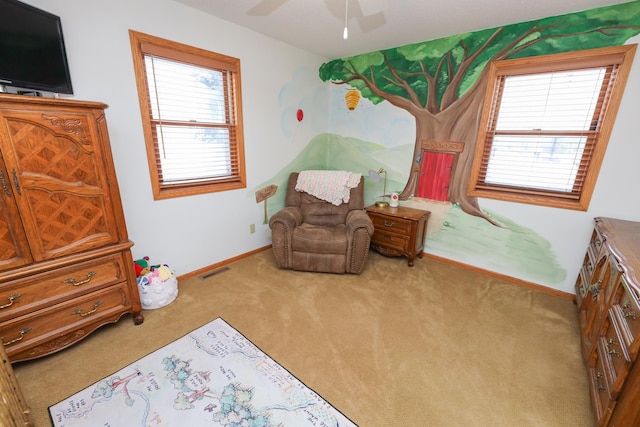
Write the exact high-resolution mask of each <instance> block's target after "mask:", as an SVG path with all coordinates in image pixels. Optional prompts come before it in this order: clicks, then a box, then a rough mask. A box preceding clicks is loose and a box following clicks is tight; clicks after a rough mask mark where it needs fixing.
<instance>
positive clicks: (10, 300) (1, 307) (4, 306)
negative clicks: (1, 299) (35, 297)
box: [0, 294, 21, 310]
mask: <svg viewBox="0 0 640 427" xmlns="http://www.w3.org/2000/svg"><path fill="white" fill-rule="evenodd" d="M20 296H21V295H20V294H13V295H11V296H10V297H9V298H8V300H9V303H8V304H5V305H0V310H1V309H3V308H7V307H11V306H12V305H13V302H14V301H15V300H17V299H18V298H20Z"/></svg>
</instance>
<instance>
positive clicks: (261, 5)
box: [247, 0, 388, 39]
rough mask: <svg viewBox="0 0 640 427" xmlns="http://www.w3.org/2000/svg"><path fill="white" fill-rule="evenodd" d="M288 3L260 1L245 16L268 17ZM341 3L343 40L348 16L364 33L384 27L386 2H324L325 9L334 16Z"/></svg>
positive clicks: (334, 0) (352, 0)
mask: <svg viewBox="0 0 640 427" xmlns="http://www.w3.org/2000/svg"><path fill="white" fill-rule="evenodd" d="M288 1H289V0H260V1H259V2H258V3H257V4H256V5H255V6H253V7H252V8H251V9H249V10H248V11H247V15H250V16H267V15H270V14H271V13H273V12H275V11H276V10H277V9H278V8H279V7H281V6H282V5H284V4H285V3H287V2H288ZM342 2H344V22H345V25H344V27H345V31H344V36H345V37H344V38H345V39H346V38H347V37H346V36H347V34H348V31H347V23H348V18H349V16H352V17H354V18H356V19H357V20H358V24H359V26H360V28H361V29H362V31H363V32H365V33H366V32H368V31H371V30H374V29H376V28H378V27H380V26H382V25H384V23H385V20H384V11H385V10H386V9H387V7H388V0H325V3H326V5H327V8H328V9H329V10H330V12H332V14H335V13H334V12H333V11H337V10H340V8H341V7H342V6H341V5H342ZM350 3H352V4H355V5H356V9H351V7H350Z"/></svg>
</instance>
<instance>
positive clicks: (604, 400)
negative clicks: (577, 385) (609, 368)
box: [589, 347, 616, 426]
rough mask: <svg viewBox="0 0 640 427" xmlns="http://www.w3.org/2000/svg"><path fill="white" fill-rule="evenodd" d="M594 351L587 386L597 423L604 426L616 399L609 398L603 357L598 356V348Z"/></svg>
mask: <svg viewBox="0 0 640 427" xmlns="http://www.w3.org/2000/svg"><path fill="white" fill-rule="evenodd" d="M594 353H595V357H596V360H595V365H594V367H593V368H590V369H589V383H590V384H589V385H590V387H589V388H590V392H591V400H592V401H593V408H594V410H595V412H596V417H597V418H598V425H600V426H604V425H607V423H608V422H609V418H610V417H611V413H612V411H613V408H614V407H615V404H616V401H615V400H613V399H612V398H611V394H610V393H609V386H608V384H607V381H606V380H605V368H604V366H603V363H602V362H603V359H602V358H601V357H600V349H599V348H597V347H596V350H595V351H594Z"/></svg>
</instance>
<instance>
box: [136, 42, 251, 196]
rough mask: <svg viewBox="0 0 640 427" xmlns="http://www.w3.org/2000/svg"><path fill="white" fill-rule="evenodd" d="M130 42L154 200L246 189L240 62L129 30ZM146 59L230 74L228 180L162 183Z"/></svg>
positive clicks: (218, 178)
mask: <svg viewBox="0 0 640 427" xmlns="http://www.w3.org/2000/svg"><path fill="white" fill-rule="evenodd" d="M129 38H130V42H131V52H132V55H133V64H134V70H135V77H136V84H137V89H138V99H139V102H140V113H141V116H142V127H143V131H144V138H145V146H146V152H147V161H148V164H149V173H150V176H151V184H152V188H153V197H154V199H155V200H160V199H169V198H174V197H183V196H191V195H197V194H204V193H213V192H219V191H228V190H235V189H240V188H246V170H245V161H244V132H243V124H242V123H243V120H242V91H241V83H240V80H241V79H240V60H239V59H237V58H233V57H230V56H226V55H223V54H219V53H215V52H210V51H207V50H204V49H200V48H197V47H193V46H189V45H185V44H182V43H178V42H174V41H171V40H166V39H162V38H159V37H155V36H152V35H149V34H144V33H140V32H137V31H133V30H129ZM145 55H153V56H155V57H159V58H162V59H166V60H169V61H175V62H178V63H184V64H187V65H194V66H198V67H203V68H209V69H214V70H223V71H225V72H229V74H230V75H231V77H232V78H231V79H229V80H226V79H225V89H226V90H228V92H229V93H230V96H229V101H230V102H232V103H234V105H233V106H231V108H229V107H227V112H228V113H230V114H231V115H232V117H231V119H230V122H231V124H230V125H229V126H227V127H229V128H230V134H233V137H231V138H232V139H231V140H230V152H231V159H230V166H231V173H230V174H229V175H228V176H224V177H212V178H206V179H201V178H198V179H193V180H184V181H182V182H178V183H167V182H163V180H162V171H161V166H160V160H159V158H158V157H157V156H158V154H157V153H159V152H160V150H159V148H158V144H157V137H156V135H155V131H154V129H155V127H156V126H157V123H156V122H157V120H154V119H153V117H152V113H151V101H150V95H149V89H148V86H147V73H146V68H145ZM177 125H178V126H179V125H180V123H177ZM187 125H188V123H186V124H185V126H187Z"/></svg>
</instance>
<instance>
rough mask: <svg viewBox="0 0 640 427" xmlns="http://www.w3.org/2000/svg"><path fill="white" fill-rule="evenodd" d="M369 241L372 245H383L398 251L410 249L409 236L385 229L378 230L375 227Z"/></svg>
mask: <svg viewBox="0 0 640 427" xmlns="http://www.w3.org/2000/svg"><path fill="white" fill-rule="evenodd" d="M371 243H372V244H373V245H376V244H379V245H383V246H385V247H387V248H389V249H396V250H398V251H400V252H404V251H406V250H408V249H410V248H409V236H402V235H399V234H396V233H391V232H388V231H386V230H378V229H377V228H376V229H375V231H374V233H373V236H371Z"/></svg>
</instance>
